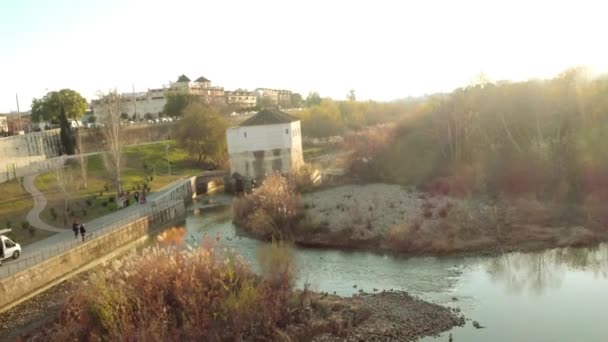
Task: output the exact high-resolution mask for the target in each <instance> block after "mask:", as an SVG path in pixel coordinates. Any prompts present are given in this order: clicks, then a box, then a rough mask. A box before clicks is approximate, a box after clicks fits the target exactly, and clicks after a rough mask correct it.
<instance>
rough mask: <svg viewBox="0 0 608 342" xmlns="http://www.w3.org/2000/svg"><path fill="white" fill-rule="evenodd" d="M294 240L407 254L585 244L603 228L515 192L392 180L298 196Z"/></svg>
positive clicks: (602, 233) (599, 237)
mask: <svg viewBox="0 0 608 342" xmlns="http://www.w3.org/2000/svg"><path fill="white" fill-rule="evenodd" d="M303 200H304V206H305V210H306V216H305V218H304V219H303V220H302V221H301V222H300V223H299V226H298V229H296V230H295V232H294V234H293V235H294V236H293V239H294V241H295V242H296V243H298V244H300V245H305V246H312V247H336V248H358V249H368V250H382V251H393V252H398V253H407V254H444V253H471V252H474V253H496V252H504V251H513V250H535V249H542V248H551V247H565V246H582V245H591V244H595V243H599V242H602V241H606V240H608V234H607V232H606V231H601V230H597V229H589V228H587V227H585V226H583V225H581V224H580V222H579V223H578V224H577V223H576V222H575V223H569V224H564V223H563V222H564V220H563V219H561V215H562V210H561V208H558V207H554V206H552V205H550V204H542V203H540V202H538V201H536V200H534V199H529V198H523V199H522V198H520V199H517V200H510V201H507V200H504V201H500V202H496V203H492V204H489V203H486V202H484V201H481V200H476V199H462V198H454V197H447V196H436V197H430V196H428V195H426V194H424V193H420V192H416V191H413V190H411V189H405V188H403V187H401V186H398V185H389V184H368V185H347V186H341V187H336V188H331V189H326V190H322V191H317V192H314V193H308V194H305V195H304V196H303Z"/></svg>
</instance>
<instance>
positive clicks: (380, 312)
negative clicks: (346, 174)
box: [0, 282, 465, 342]
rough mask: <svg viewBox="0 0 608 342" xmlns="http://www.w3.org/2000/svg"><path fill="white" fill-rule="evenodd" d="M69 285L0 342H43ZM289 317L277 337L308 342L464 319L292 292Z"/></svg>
mask: <svg viewBox="0 0 608 342" xmlns="http://www.w3.org/2000/svg"><path fill="white" fill-rule="evenodd" d="M71 284H72V283H70V282H63V283H61V284H59V285H57V286H55V287H53V288H51V289H49V290H48V291H46V292H44V293H42V294H40V295H38V296H36V297H34V298H32V299H30V300H28V301H26V302H24V303H22V304H20V305H18V306H17V307H15V308H13V309H11V310H9V311H7V312H5V313H3V314H1V315H0V328H1V331H2V336H0V337H1V338H0V340H1V341H17V340H20V339H21V340H23V341H43V340H46V338H47V337H48V336H47V335H46V331H48V329H49V328H51V327H52V326H53V324H54V322H55V321H56V320H57V319H58V317H59V314H60V311H61V309H62V307H63V305H64V302H65V301H66V299H67V298H68V296H69V293H70V292H71V286H72V285H71ZM294 302H297V304H295V305H294V308H293V309H292V310H291V311H290V315H292V316H293V317H292V318H291V321H292V322H293V323H292V324H290V325H289V326H287V327H286V328H285V329H284V330H283V331H282V332H280V333H279V334H280V335H283V336H287V337H289V338H290V339H296V340H312V341H319V342H325V341H415V340H417V339H418V338H421V337H424V336H435V335H438V334H439V333H441V332H444V331H447V330H449V329H451V328H453V327H455V326H461V325H463V324H464V323H465V319H464V317H463V316H461V315H460V313H459V310H458V309H449V308H446V307H443V306H440V305H436V304H432V303H429V302H426V301H423V300H421V299H418V298H415V297H412V296H410V295H409V294H407V293H405V292H392V291H391V292H382V293H376V294H366V293H360V294H358V295H355V296H353V297H339V296H335V295H330V294H319V293H311V292H307V293H306V294H304V293H303V292H302V291H298V292H297V293H296V295H295V297H294Z"/></svg>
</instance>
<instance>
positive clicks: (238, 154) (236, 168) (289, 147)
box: [226, 109, 304, 179]
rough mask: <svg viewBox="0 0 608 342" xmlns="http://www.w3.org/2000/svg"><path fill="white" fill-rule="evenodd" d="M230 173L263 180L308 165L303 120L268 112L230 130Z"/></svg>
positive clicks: (266, 110)
mask: <svg viewBox="0 0 608 342" xmlns="http://www.w3.org/2000/svg"><path fill="white" fill-rule="evenodd" d="M226 137H227V140H228V153H229V155H230V174H232V175H234V173H239V174H240V175H242V176H246V177H249V178H256V179H261V178H264V177H265V176H267V175H269V174H271V173H272V172H274V171H279V172H281V173H289V172H291V171H292V170H297V169H298V168H300V167H301V166H302V165H303V164H304V157H303V155H302V134H301V131H300V120H299V119H298V118H295V117H293V116H291V115H289V114H287V113H284V112H281V111H279V110H269V109H265V110H262V111H260V112H258V113H257V114H256V115H254V116H253V117H251V118H249V119H247V120H245V121H244V122H243V123H241V125H240V126H237V127H231V128H228V130H227V131H226Z"/></svg>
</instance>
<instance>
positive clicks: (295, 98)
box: [291, 93, 304, 108]
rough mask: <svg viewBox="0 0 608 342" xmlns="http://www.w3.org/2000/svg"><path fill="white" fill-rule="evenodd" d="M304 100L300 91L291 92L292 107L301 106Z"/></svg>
mask: <svg viewBox="0 0 608 342" xmlns="http://www.w3.org/2000/svg"><path fill="white" fill-rule="evenodd" d="M302 102H304V100H303V99H302V95H300V94H298V93H292V94H291V107H292V108H297V107H301V106H302Z"/></svg>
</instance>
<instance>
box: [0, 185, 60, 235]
mask: <svg viewBox="0 0 608 342" xmlns="http://www.w3.org/2000/svg"><path fill="white" fill-rule="evenodd" d="M0 193H2V197H1V198H0V219H1V220H2V221H0V227H1V228H5V227H8V228H12V229H13V231H12V232H11V233H10V234H8V236H9V237H10V238H11V239H14V240H15V241H16V242H18V243H20V244H21V245H27V244H29V243H32V242H35V241H38V240H41V239H43V238H46V237H48V236H50V235H52V234H53V233H48V232H45V231H42V230H38V229H34V228H30V227H29V225H27V223H26V221H25V215H26V214H27V213H28V212H29V211H30V209H32V207H33V206H34V200H33V199H32V197H31V196H30V194H28V193H27V192H26V191H25V190H24V189H23V187H22V186H21V184H20V183H19V181H18V180H12V181H10V182H6V183H2V184H0Z"/></svg>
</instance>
